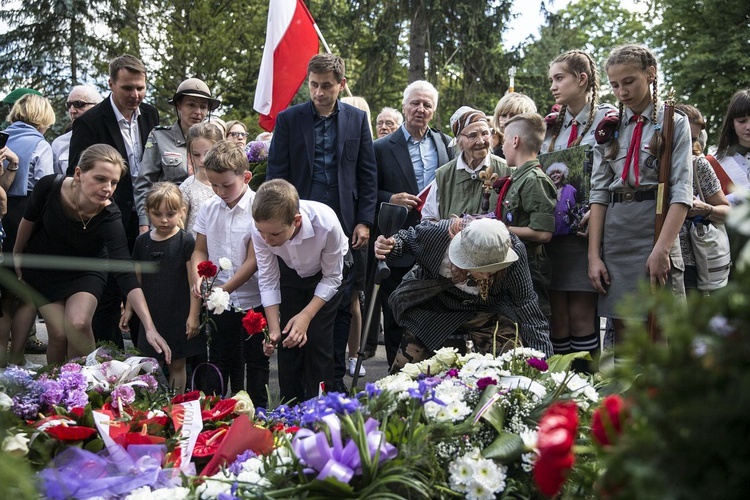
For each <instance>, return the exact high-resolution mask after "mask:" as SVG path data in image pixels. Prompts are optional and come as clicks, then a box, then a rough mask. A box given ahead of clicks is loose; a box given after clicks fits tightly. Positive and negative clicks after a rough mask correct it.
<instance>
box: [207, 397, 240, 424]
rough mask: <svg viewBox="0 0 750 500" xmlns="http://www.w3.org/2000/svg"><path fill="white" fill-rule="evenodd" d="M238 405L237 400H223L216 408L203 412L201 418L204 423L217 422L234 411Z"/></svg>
mask: <svg viewBox="0 0 750 500" xmlns="http://www.w3.org/2000/svg"><path fill="white" fill-rule="evenodd" d="M236 405H237V400H236V399H223V400H221V401H219V402H218V403H216V406H214V407H213V408H211V409H210V410H203V411H202V412H201V417H202V418H203V421H204V422H205V421H207V420H208V421H211V422H215V421H217V420H221V419H223V418H224V417H226V416H227V415H229V414H230V413H232V412H233V411H234V407H235V406H236Z"/></svg>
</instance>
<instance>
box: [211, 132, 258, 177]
mask: <svg viewBox="0 0 750 500" xmlns="http://www.w3.org/2000/svg"><path fill="white" fill-rule="evenodd" d="M247 167H248V163H247V156H245V150H244V149H242V146H240V145H239V144H237V143H236V142H233V141H227V140H221V141H219V142H217V143H216V144H214V147H212V148H211V149H209V150H208V153H206V157H205V158H204V159H203V168H205V169H206V170H207V171H210V172H216V173H219V174H220V173H223V172H230V171H231V172H234V173H235V174H236V175H242V174H244V173H245V172H247Z"/></svg>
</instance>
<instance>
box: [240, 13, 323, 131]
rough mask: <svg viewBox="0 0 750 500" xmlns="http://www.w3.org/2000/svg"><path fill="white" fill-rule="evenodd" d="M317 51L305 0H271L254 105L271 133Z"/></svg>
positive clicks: (313, 22) (316, 36) (302, 80)
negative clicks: (278, 116) (277, 118)
mask: <svg viewBox="0 0 750 500" xmlns="http://www.w3.org/2000/svg"><path fill="white" fill-rule="evenodd" d="M317 53H318V35H317V33H316V31H315V21H313V18H312V16H311V15H310V11H309V10H307V7H306V6H305V4H304V2H303V1H302V0H269V5H268V25H267V27H266V46H265V48H264V50H263V60H262V61H261V63H260V73H259V74H258V87H257V88H256V89H255V102H254V104H253V108H254V109H255V111H257V112H258V113H260V115H261V116H260V120H259V121H258V123H259V124H260V126H261V127H262V128H263V129H264V130H268V131H269V132H270V131H272V130H273V127H274V125H276V115H278V114H279V113H280V112H281V111H283V110H284V109H286V107H287V106H289V103H290V102H292V98H294V94H296V93H297V90H299V88H300V86H301V85H302V83H303V82H304V81H305V78H306V77H307V63H308V61H309V60H310V58H311V57H312V56H314V55H315V54H317Z"/></svg>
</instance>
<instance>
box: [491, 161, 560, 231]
mask: <svg viewBox="0 0 750 500" xmlns="http://www.w3.org/2000/svg"><path fill="white" fill-rule="evenodd" d="M556 203H557V190H556V189H555V185H554V184H553V183H552V181H551V180H550V179H549V177H547V174H545V173H544V172H543V171H542V169H541V168H540V166H539V161H538V160H536V159H534V160H531V161H527V162H526V163H524V164H523V165H521V166H520V167H518V168H516V169H515V170H514V171H513V174H512V175H511V185H510V188H509V189H508V193H507V194H506V195H505V199H504V200H503V202H502V205H503V215H502V220H503V222H505V224H507V225H508V226H518V227H529V228H531V229H534V230H536V231H549V232H550V233H552V232H554V231H555V215H554V213H555V204H556Z"/></svg>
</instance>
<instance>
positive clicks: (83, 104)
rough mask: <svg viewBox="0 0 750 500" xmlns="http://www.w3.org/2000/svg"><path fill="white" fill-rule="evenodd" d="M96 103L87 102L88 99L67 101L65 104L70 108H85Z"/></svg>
mask: <svg viewBox="0 0 750 500" xmlns="http://www.w3.org/2000/svg"><path fill="white" fill-rule="evenodd" d="M94 104H96V103H95V102H86V101H68V102H66V103H65V106H66V107H68V108H70V107H71V106H73V107H74V108H76V109H81V108H85V107H86V106H93V105H94Z"/></svg>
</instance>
